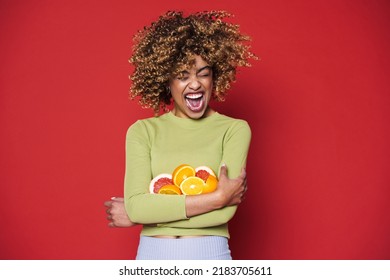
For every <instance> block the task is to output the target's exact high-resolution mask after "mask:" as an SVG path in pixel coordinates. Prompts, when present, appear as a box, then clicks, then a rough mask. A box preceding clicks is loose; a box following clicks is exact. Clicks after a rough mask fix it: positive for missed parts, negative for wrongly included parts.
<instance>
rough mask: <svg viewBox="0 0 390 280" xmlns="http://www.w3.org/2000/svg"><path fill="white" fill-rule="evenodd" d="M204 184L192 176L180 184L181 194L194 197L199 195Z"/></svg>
mask: <svg viewBox="0 0 390 280" xmlns="http://www.w3.org/2000/svg"><path fill="white" fill-rule="evenodd" d="M204 185H205V183H204V181H203V180H202V179H201V178H198V177H195V176H192V177H188V178H187V179H185V180H184V181H183V182H181V184H180V189H181V191H182V193H183V194H186V195H196V194H201V193H202V191H203V187H204Z"/></svg>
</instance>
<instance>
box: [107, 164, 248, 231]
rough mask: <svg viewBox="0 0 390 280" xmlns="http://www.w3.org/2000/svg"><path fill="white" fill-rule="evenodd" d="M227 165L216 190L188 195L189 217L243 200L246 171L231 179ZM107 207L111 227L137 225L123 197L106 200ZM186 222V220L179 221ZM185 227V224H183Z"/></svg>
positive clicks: (186, 203) (223, 168)
mask: <svg viewBox="0 0 390 280" xmlns="http://www.w3.org/2000/svg"><path fill="white" fill-rule="evenodd" d="M227 172H228V171H227V167H226V166H225V165H223V166H222V167H221V170H220V176H219V182H218V187H217V190H216V191H215V192H212V193H208V194H201V195H196V196H186V198H185V210H186V215H187V217H188V218H191V217H195V216H197V215H200V214H205V213H212V211H214V210H218V209H222V208H224V207H227V206H235V205H238V204H240V203H241V202H242V200H243V198H244V195H245V192H246V190H247V186H246V172H245V169H244V168H243V169H242V171H241V174H240V175H239V176H238V177H237V178H234V179H229V178H228V176H227ZM104 205H105V206H106V207H107V209H106V213H107V214H108V215H107V219H108V220H109V223H108V226H109V227H132V226H135V225H137V223H134V222H132V221H131V220H130V218H129V217H128V215H127V213H126V209H125V206H124V200H123V198H122V197H113V198H112V199H111V200H109V201H105V202H104ZM181 222H184V223H185V222H186V221H179V222H177V223H179V225H177V226H179V227H180V223H181ZM183 226H184V227H185V225H183Z"/></svg>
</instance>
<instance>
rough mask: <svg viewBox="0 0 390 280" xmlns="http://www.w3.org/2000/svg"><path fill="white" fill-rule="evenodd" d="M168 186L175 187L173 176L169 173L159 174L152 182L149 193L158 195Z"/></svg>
mask: <svg viewBox="0 0 390 280" xmlns="http://www.w3.org/2000/svg"><path fill="white" fill-rule="evenodd" d="M166 185H173V182H172V175H171V174H168V173H162V174H159V175H157V176H156V177H154V178H153V179H152V181H150V184H149V191H150V193H158V191H159V190H160V189H161V188H162V187H163V186H166Z"/></svg>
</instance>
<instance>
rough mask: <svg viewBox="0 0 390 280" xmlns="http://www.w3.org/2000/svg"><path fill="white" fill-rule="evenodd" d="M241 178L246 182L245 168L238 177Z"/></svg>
mask: <svg viewBox="0 0 390 280" xmlns="http://www.w3.org/2000/svg"><path fill="white" fill-rule="evenodd" d="M238 177H239V178H241V179H242V180H246V169H245V167H243V168H241V173H240V176H238Z"/></svg>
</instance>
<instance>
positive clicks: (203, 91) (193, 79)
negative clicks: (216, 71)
mask: <svg viewBox="0 0 390 280" xmlns="http://www.w3.org/2000/svg"><path fill="white" fill-rule="evenodd" d="M169 86H170V89H171V94H172V98H173V101H174V105H175V107H174V109H173V110H172V112H173V113H174V114H175V115H176V116H177V117H180V118H191V119H199V118H202V117H207V116H208V115H210V114H211V113H212V112H213V111H212V110H211V108H209V106H208V105H209V101H210V98H211V94H212V90H213V73H212V70H211V66H210V65H209V64H208V63H207V62H206V61H204V60H203V59H202V58H201V57H200V56H195V64H194V65H193V66H192V67H191V68H190V69H183V70H182V71H181V72H180V73H179V74H178V75H176V76H174V77H172V78H171V79H170V81H169Z"/></svg>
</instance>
